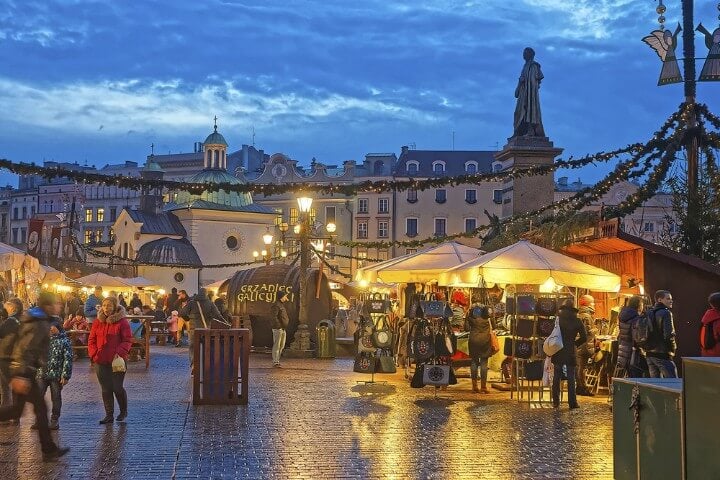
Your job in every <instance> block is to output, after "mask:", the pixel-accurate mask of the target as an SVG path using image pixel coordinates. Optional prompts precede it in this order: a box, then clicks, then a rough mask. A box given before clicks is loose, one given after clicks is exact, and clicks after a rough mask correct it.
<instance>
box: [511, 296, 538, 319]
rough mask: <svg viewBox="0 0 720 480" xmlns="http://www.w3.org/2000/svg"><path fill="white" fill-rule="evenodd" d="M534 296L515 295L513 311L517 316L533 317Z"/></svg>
mask: <svg viewBox="0 0 720 480" xmlns="http://www.w3.org/2000/svg"><path fill="white" fill-rule="evenodd" d="M535 305H536V301H535V295H530V294H528V295H517V296H516V297H515V310H516V312H515V313H516V314H518V315H535Z"/></svg>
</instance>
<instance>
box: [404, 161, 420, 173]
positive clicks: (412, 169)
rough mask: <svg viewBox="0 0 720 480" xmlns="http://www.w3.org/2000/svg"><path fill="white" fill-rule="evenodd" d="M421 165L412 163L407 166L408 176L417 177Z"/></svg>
mask: <svg viewBox="0 0 720 480" xmlns="http://www.w3.org/2000/svg"><path fill="white" fill-rule="evenodd" d="M419 167H420V164H419V163H418V162H416V161H410V162H407V163H406V164H405V169H406V170H407V173H408V175H417V173H418V169H419Z"/></svg>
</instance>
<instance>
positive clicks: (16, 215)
mask: <svg viewBox="0 0 720 480" xmlns="http://www.w3.org/2000/svg"><path fill="white" fill-rule="evenodd" d="M18 218H19V217H18V207H15V208H14V209H13V220H17V219H18ZM15 243H17V242H15Z"/></svg>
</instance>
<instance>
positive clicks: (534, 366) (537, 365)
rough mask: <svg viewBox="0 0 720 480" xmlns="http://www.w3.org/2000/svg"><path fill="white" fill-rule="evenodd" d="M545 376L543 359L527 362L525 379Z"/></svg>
mask: <svg viewBox="0 0 720 480" xmlns="http://www.w3.org/2000/svg"><path fill="white" fill-rule="evenodd" d="M542 378H543V361H542V360H537V361H534V362H525V380H531V381H536V380H542Z"/></svg>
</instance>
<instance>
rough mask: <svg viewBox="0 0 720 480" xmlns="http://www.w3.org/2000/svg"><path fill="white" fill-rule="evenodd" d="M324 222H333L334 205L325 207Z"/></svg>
mask: <svg viewBox="0 0 720 480" xmlns="http://www.w3.org/2000/svg"><path fill="white" fill-rule="evenodd" d="M325 223H326V224H328V223H336V222H335V207H325Z"/></svg>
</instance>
